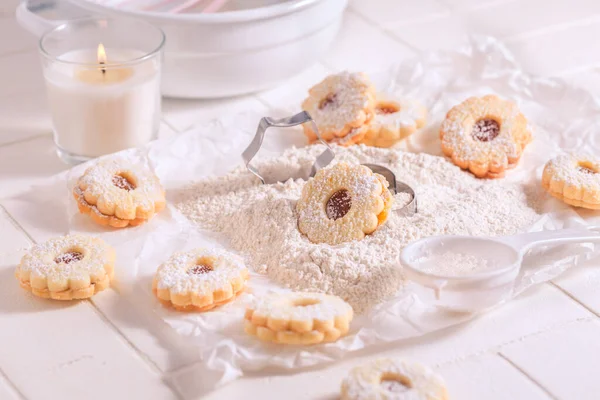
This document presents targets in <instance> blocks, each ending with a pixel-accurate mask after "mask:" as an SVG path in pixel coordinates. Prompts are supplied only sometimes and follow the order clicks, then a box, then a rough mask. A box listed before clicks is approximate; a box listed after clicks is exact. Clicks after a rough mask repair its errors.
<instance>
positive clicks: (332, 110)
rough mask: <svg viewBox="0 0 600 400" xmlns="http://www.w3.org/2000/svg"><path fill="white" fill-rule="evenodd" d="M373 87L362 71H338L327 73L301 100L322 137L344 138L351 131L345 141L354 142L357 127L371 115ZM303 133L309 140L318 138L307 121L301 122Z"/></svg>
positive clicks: (373, 102)
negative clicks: (306, 96)
mask: <svg viewBox="0 0 600 400" xmlns="http://www.w3.org/2000/svg"><path fill="white" fill-rule="evenodd" d="M374 106H375V88H374V87H373V85H372V84H371V82H370V80H369V78H368V77H367V75H365V74H363V73H359V72H357V73H351V72H341V73H339V74H335V75H330V76H328V77H327V78H325V79H324V80H323V81H322V82H320V83H318V84H316V85H315V86H313V87H312V88H311V89H310V90H309V91H308V98H307V99H306V100H304V102H303V103H302V109H303V110H304V111H307V112H308V113H309V114H310V116H311V117H312V118H313V120H314V121H315V123H316V125H317V128H318V129H319V134H320V135H321V138H322V139H323V140H325V141H327V142H330V141H332V140H334V139H340V140H341V139H343V138H345V137H346V136H348V135H350V134H351V133H352V134H353V139H352V140H348V141H347V142H344V143H348V144H353V143H356V142H357V141H358V140H359V139H360V138H361V137H360V133H361V131H360V130H356V128H360V127H362V126H363V125H365V124H367V123H368V122H369V121H370V120H371V119H372V118H373V115H374ZM303 128H304V133H305V134H306V136H307V137H308V140H309V142H310V143H313V142H314V141H315V140H317V135H316V134H315V132H313V128H312V126H311V125H310V124H304V125H303Z"/></svg>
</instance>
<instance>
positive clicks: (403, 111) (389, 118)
mask: <svg viewBox="0 0 600 400" xmlns="http://www.w3.org/2000/svg"><path fill="white" fill-rule="evenodd" d="M386 103H392V104H395V105H397V108H398V110H397V111H394V109H386V110H387V112H377V110H378V108H376V109H375V118H374V119H373V124H379V125H383V126H387V127H389V128H393V129H401V128H407V127H414V128H415V129H416V128H417V127H418V125H419V121H424V120H425V118H426V116H427V110H426V109H425V107H423V106H422V105H421V104H419V103H418V102H416V101H414V100H403V99H394V98H390V97H386V96H380V100H379V103H378V107H384V105H385V104H386ZM392 111H393V112H392Z"/></svg>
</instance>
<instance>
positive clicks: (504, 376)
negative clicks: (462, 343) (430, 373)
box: [436, 353, 550, 400]
mask: <svg viewBox="0 0 600 400" xmlns="http://www.w3.org/2000/svg"><path fill="white" fill-rule="evenodd" d="M436 371H437V372H438V373H439V374H440V375H442V376H443V377H444V380H445V381H446V384H447V386H448V392H449V395H450V398H451V399H463V400H468V399H485V400H506V399H527V400H548V399H550V397H549V396H548V394H547V393H546V392H545V391H544V390H543V389H541V388H540V387H539V386H537V385H536V384H535V383H534V382H532V381H531V380H530V379H529V378H527V376H525V375H524V374H523V373H521V372H520V371H519V370H518V369H516V368H514V367H513V366H512V365H511V364H510V363H509V362H507V361H506V360H505V359H503V358H502V357H500V356H498V355H497V354H493V353H492V354H483V355H480V356H476V357H469V358H467V359H465V360H460V361H457V362H453V363H449V364H444V365H443V366H441V367H439V368H437V369H436Z"/></svg>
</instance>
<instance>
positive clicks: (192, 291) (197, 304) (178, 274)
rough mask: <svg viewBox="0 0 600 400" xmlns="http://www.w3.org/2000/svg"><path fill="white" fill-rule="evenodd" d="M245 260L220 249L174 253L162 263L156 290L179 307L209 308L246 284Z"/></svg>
mask: <svg viewBox="0 0 600 400" xmlns="http://www.w3.org/2000/svg"><path fill="white" fill-rule="evenodd" d="M248 277H249V274H248V269H247V268H246V266H245V264H244V261H243V260H242V259H241V258H240V257H238V256H236V255H234V254H231V253H229V252H226V251H223V250H217V249H212V250H209V249H196V250H192V251H188V252H183V253H176V254H174V255H173V256H172V257H171V258H170V259H169V260H168V261H167V262H165V263H164V264H162V265H161V266H160V267H158V270H157V271H156V275H155V276H154V281H153V283H152V291H153V292H154V294H155V295H156V297H158V299H159V300H160V302H161V303H163V304H165V305H169V306H171V307H173V308H175V309H176V310H178V311H207V310H211V309H213V308H215V307H217V306H220V305H223V304H225V303H228V302H230V301H231V300H233V299H234V298H235V297H236V296H237V295H238V294H240V293H241V292H242V291H243V290H244V288H245V287H246V281H247V280H248Z"/></svg>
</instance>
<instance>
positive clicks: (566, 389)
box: [500, 318, 600, 400]
mask: <svg viewBox="0 0 600 400" xmlns="http://www.w3.org/2000/svg"><path fill="white" fill-rule="evenodd" d="M599 336H600V321H598V319H596V318H594V319H590V320H584V321H578V322H574V323H569V324H565V325H564V326H561V327H559V328H556V329H552V330H549V331H547V332H543V333H541V334H539V335H534V336H531V337H528V338H525V339H523V340H519V341H515V342H514V343H512V344H510V345H507V346H504V347H502V348H501V350H500V352H501V354H502V355H503V356H504V357H506V358H507V359H508V360H510V361H511V362H512V363H513V364H515V365H516V366H517V367H519V368H520V369H521V370H522V371H523V372H524V373H526V374H527V375H528V376H529V377H530V378H531V379H532V380H534V381H535V382H538V383H539V384H540V385H541V386H543V387H545V388H546V389H547V390H548V391H550V392H551V393H552V394H554V395H555V396H556V398H558V399H577V400H586V399H589V400H592V399H597V398H598V397H599V395H598V393H600V381H598V377H597V376H596V374H595V373H594V371H598V369H600V342H599V341H598V337H599Z"/></svg>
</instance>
